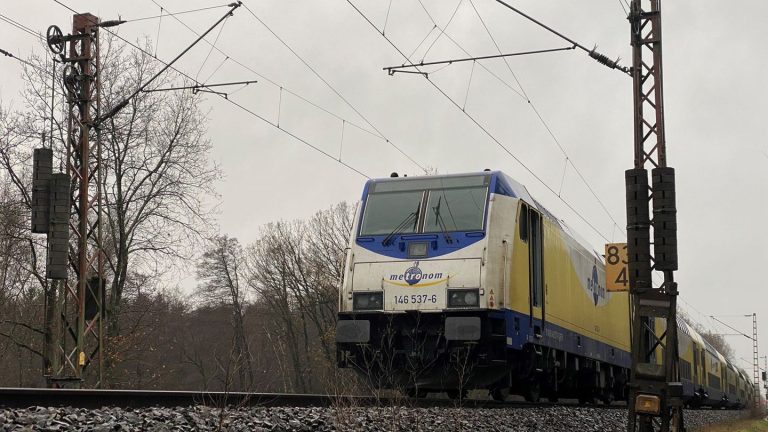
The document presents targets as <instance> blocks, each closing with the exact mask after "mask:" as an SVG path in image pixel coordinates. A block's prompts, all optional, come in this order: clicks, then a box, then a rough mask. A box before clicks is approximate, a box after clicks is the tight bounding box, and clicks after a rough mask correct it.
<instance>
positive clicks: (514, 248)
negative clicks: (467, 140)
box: [336, 171, 749, 406]
mask: <svg viewBox="0 0 768 432" xmlns="http://www.w3.org/2000/svg"><path fill="white" fill-rule="evenodd" d="M352 234H353V235H352V236H351V240H350V247H349V249H348V252H347V256H346V263H345V270H344V272H345V273H344V278H343V282H342V286H341V289H340V290H339V314H338V321H337V329H336V343H337V361H338V365H339V367H350V368H353V369H355V370H356V371H358V372H360V374H361V375H362V376H363V377H364V378H365V380H367V382H368V383H369V384H370V385H372V386H374V387H376V388H393V389H399V390H402V391H404V392H405V393H407V394H409V395H411V396H415V397H423V396H425V395H426V394H427V393H428V392H445V393H447V394H448V395H449V396H450V397H463V396H464V395H466V393H467V391H468V390H471V389H487V390H488V391H489V392H490V394H491V396H492V397H493V398H495V399H498V400H502V399H504V398H506V397H507V395H509V394H518V395H522V396H524V397H525V399H526V400H529V401H538V400H540V398H542V397H544V398H547V399H549V400H550V401H555V400H557V399H559V398H572V399H578V400H579V401H580V402H583V403H587V402H594V401H597V400H600V401H603V402H605V403H610V402H611V401H613V400H616V399H626V397H627V382H628V379H629V368H630V365H631V356H630V338H629V320H628V318H627V317H628V314H629V298H628V294H627V293H625V292H608V291H607V290H606V289H605V271H604V263H603V258H602V256H601V255H600V254H599V253H597V252H596V251H594V250H593V249H591V248H590V247H589V246H588V245H587V243H586V242H584V241H582V240H581V239H579V237H578V234H576V233H575V232H574V231H573V230H572V229H571V228H569V227H568V225H567V224H566V223H565V222H563V221H561V220H558V219H557V218H556V217H555V216H554V215H552V214H551V213H550V212H549V211H547V210H546V209H545V208H544V207H543V206H542V205H541V204H540V203H538V202H537V201H536V200H535V199H534V198H533V197H532V196H531V195H530V194H529V193H528V190H527V189H526V188H525V187H524V186H523V185H522V184H520V183H518V182H516V181H515V180H513V179H512V178H510V177H509V176H507V175H506V174H504V173H503V172H500V171H483V172H479V173H469V174H456V175H439V176H421V177H390V178H383V179H373V180H369V181H368V182H367V183H366V184H365V188H364V191H363V195H362V199H361V202H360V205H359V206H358V212H357V215H356V217H355V223H354V226H353V233H352ZM682 334H685V337H681V348H688V347H689V346H690V349H689V350H688V351H690V355H691V357H690V361H689V363H690V364H691V366H690V368H689V371H690V374H689V375H686V376H688V377H689V378H690V379H689V384H688V385H686V386H685V390H686V396H687V397H688V399H689V400H690V401H691V403H696V404H701V405H708V404H714V403H715V402H716V403H723V400H724V398H725V400H728V391H729V388H728V387H727V385H730V384H732V385H733V386H734V388H733V393H732V394H731V397H732V399H730V400H732V401H737V400H738V404H740V405H741V404H743V403H744V401H746V397H747V396H746V395H745V396H744V397H742V398H740V399H739V389H740V388H741V387H739V386H740V385H742V387H744V386H743V384H744V383H742V382H741V381H743V378H744V375H743V374H742V373H740V372H738V371H736V370H735V369H734V368H733V367H732V366H730V368H729V366H725V367H724V368H722V370H720V369H718V371H717V372H713V369H712V366H711V365H710V366H709V369H707V370H705V369H703V367H707V366H706V365H705V364H704V362H703V361H699V360H701V358H703V357H701V356H702V354H701V353H702V352H707V353H708V352H710V350H708V349H706V347H705V346H704V342H703V340H701V338H700V336H698V335H696V337H694V336H691V335H694V334H696V333H695V331H694V330H693V329H691V328H689V327H686V328H685V330H684V331H683V332H682V333H681V335H682ZM683 339H684V340H683ZM686 343H687V345H686ZM694 347H695V348H694ZM699 347H702V349H700V348H699ZM688 351H684V350H683V351H681V353H683V354H688ZM711 351H714V350H711ZM715 352H716V351H715ZM696 355H698V356H699V357H697V359H698V360H694V356H696ZM718 355H719V354H718ZM681 356H682V355H681ZM705 356H706V354H705ZM705 360H711V359H710V358H706V359H705ZM718 361H719V362H721V363H722V364H726V362H725V360H724V359H722V356H720V357H719V358H718ZM681 363H682V362H681ZM710 363H711V361H710ZM728 371H732V372H733V374H732V375H728V373H729V372H728ZM712 373H716V374H717V376H718V377H722V376H725V377H726V380H727V383H726V387H725V389H726V391H725V392H720V393H718V392H717V391H716V390H715V388H714V387H712V386H710V384H712V385H715V384H717V385H718V386H719V387H718V388H723V387H722V386H723V383H722V382H720V383H718V382H717V380H704V379H698V377H700V376H701V377H708V375H707V374H712ZM722 374H725V375H722ZM729 377H730V378H729ZM739 377H741V381H740V378H739ZM747 386H748V384H747ZM713 390H714V391H713ZM747 390H748V389H746V390H745V393H749V391H747ZM718 397H719V398H720V399H717V398H718ZM734 404H736V402H733V403H730V402H725V404H724V405H723V406H734Z"/></svg>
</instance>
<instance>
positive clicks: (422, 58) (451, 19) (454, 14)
mask: <svg viewBox="0 0 768 432" xmlns="http://www.w3.org/2000/svg"><path fill="white" fill-rule="evenodd" d="M419 2H421V0H419ZM463 2H464V0H459V2H458V3H456V8H455V9H454V10H453V13H452V14H451V17H450V18H449V19H448V22H447V23H446V24H445V26H443V27H440V26H438V25H437V22H435V20H434V19H432V17H431V15H430V19H432V22H433V23H434V24H435V26H436V27H437V28H439V29H440V34H439V35H437V37H436V38H435V40H433V41H432V43H431V44H430V45H429V47H428V48H427V50H426V51H425V52H424V55H423V56H422V57H421V60H422V61H424V58H425V57H426V56H427V54H429V52H430V51H431V50H432V47H433V46H435V44H436V43H437V41H438V40H440V37H441V36H443V35H444V34H445V32H446V30H448V26H449V25H451V23H452V22H453V18H454V17H455V16H456V13H457V12H458V11H459V8H460V7H461V4H462V3H463ZM421 6H422V7H424V4H422V5H421ZM424 10H425V11H426V10H427V8H426V7H424ZM427 15H429V12H427ZM382 36H383V34H382Z"/></svg>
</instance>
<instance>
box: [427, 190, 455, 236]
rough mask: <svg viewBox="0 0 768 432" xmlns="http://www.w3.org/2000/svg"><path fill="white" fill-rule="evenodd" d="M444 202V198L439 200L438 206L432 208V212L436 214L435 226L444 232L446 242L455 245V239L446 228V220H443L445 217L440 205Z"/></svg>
mask: <svg viewBox="0 0 768 432" xmlns="http://www.w3.org/2000/svg"><path fill="white" fill-rule="evenodd" d="M442 201H443V197H440V198H438V199H437V205H436V206H434V207H432V211H433V212H435V224H437V226H438V227H440V230H441V231H442V232H443V236H444V237H445V242H446V243H448V244H451V243H453V237H451V235H450V234H448V228H446V227H445V220H443V215H441V214H440V204H442Z"/></svg>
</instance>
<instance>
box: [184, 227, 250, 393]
mask: <svg viewBox="0 0 768 432" xmlns="http://www.w3.org/2000/svg"><path fill="white" fill-rule="evenodd" d="M243 270H244V269H243V251H242V248H241V247H240V244H239V243H238V242H237V239H235V238H232V237H227V236H225V235H223V236H216V237H214V238H213V239H212V240H211V242H210V246H209V248H208V249H207V250H206V251H205V253H203V257H202V259H201V260H200V263H199V264H198V266H197V279H198V281H199V284H198V286H197V290H196V291H195V295H196V297H197V298H198V299H200V300H201V301H202V302H203V303H204V304H207V305H212V306H216V305H223V306H226V307H227V308H231V310H232V318H231V320H232V330H233V333H234V334H233V348H232V356H231V357H232V358H233V359H235V360H236V361H237V364H235V365H234V369H235V370H236V371H237V373H238V377H239V379H240V386H242V387H244V388H246V389H250V388H251V387H252V386H253V368H252V366H251V354H250V349H249V347H248V340H247V338H246V335H245V326H244V324H243V315H244V313H243V312H244V307H245V304H246V298H245V289H244V286H241V282H240V281H241V279H242V272H243ZM228 370H229V369H228Z"/></svg>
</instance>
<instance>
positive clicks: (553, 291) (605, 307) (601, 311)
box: [544, 219, 630, 351]
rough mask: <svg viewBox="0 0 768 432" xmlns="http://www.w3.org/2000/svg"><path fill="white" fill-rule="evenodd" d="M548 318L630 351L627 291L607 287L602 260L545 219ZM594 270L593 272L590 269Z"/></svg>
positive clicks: (564, 326)
mask: <svg viewBox="0 0 768 432" xmlns="http://www.w3.org/2000/svg"><path fill="white" fill-rule="evenodd" d="M544 227H545V231H544V251H545V252H544V281H545V285H546V291H545V294H546V295H545V315H546V320H547V321H548V322H551V323H553V324H556V325H559V326H561V327H563V328H566V329H569V330H571V331H574V332H577V333H580V334H583V335H586V336H588V337H590V338H593V339H595V340H597V341H599V342H602V343H606V344H609V345H611V346H614V347H616V348H619V349H621V350H623V351H629V346H630V340H629V304H628V295H627V293H609V292H607V291H606V290H605V271H604V265H603V262H602V260H601V259H598V258H597V257H596V256H595V255H593V254H591V253H589V251H587V250H586V249H583V248H582V247H580V245H579V244H578V243H576V242H575V241H574V240H572V239H569V238H567V237H566V234H565V233H564V232H563V231H562V230H561V229H560V227H559V226H557V225H555V222H553V221H550V220H548V219H545V223H544ZM590 270H591V271H590Z"/></svg>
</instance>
